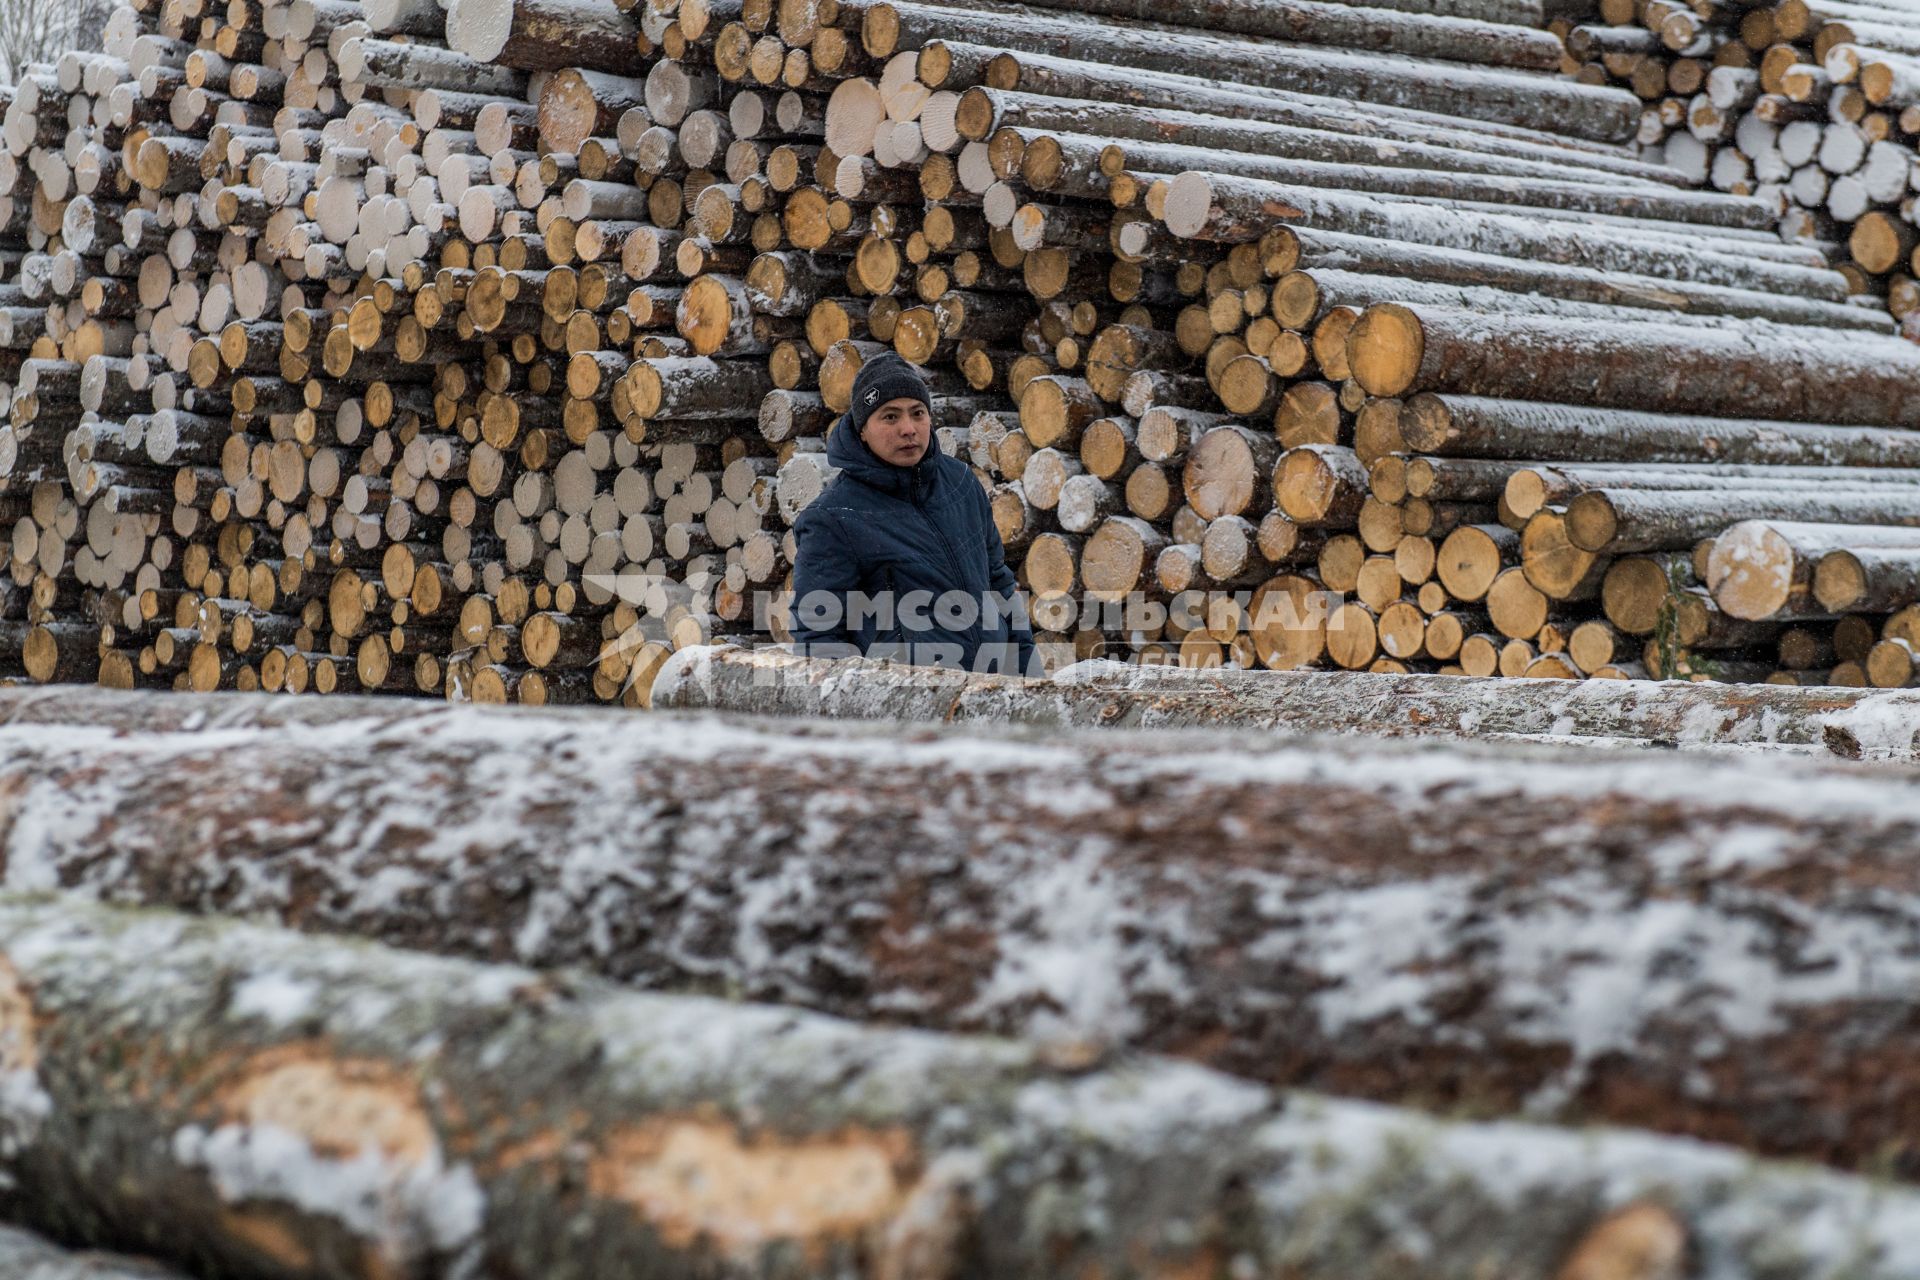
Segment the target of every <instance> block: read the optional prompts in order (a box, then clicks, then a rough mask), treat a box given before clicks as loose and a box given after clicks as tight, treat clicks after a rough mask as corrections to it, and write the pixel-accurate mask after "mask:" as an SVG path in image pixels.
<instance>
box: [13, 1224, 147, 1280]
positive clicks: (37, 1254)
mask: <svg viewBox="0 0 1920 1280" xmlns="http://www.w3.org/2000/svg"><path fill="white" fill-rule="evenodd" d="M0 1274H4V1275H5V1276H7V1278H8V1280H185V1278H184V1277H183V1276H182V1275H181V1274H180V1273H179V1272H177V1271H174V1270H172V1269H171V1268H169V1267H163V1266H161V1265H160V1264H159V1263H157V1262H148V1261H146V1260H144V1259H140V1258H126V1257H117V1256H114V1255H112V1254H105V1253H94V1252H91V1251H88V1252H75V1251H73V1250H71V1249H62V1248H60V1247H59V1246H58V1245H56V1244H53V1243H52V1242H51V1241H48V1240H45V1239H42V1238H41V1237H39V1236H36V1235H34V1234H33V1233H32V1232H30V1231H22V1230H20V1229H19V1228H17V1227H0Z"/></svg>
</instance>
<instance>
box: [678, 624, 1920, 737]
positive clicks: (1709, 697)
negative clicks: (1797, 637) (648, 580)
mask: <svg viewBox="0 0 1920 1280" xmlns="http://www.w3.org/2000/svg"><path fill="white" fill-rule="evenodd" d="M653 704H654V705H655V706H656V707H663V708H664V707H674V708H680V709H683V710H685V709H693V708H706V709H710V710H722V711H742V712H752V713H756V714H763V715H802V716H831V717H834V718H837V719H853V720H908V721H933V722H948V723H954V722H961V721H970V722H980V723H1012V724H1030V725H1047V726H1053V727H1059V728H1066V727H1076V726H1110V727H1123V728H1154V729H1167V728H1185V729H1192V728H1205V727H1220V728H1242V729H1282V730H1286V731H1289V732H1293V733H1365V734H1369V735H1384V736H1392V737H1402V736H1405V737H1459V738H1499V737H1522V738H1541V737H1554V738H1587V739H1607V740H1610V741H1622V742H1633V743H1647V744H1653V745H1659V746H1673V747H1688V748H1703V749H1704V748H1718V747H1729V746H1732V747H1763V746H1772V747H1783V748H1792V747H1801V748H1808V749H1815V750H1819V749H1824V750H1827V751H1831V752H1833V753H1834V754H1837V755H1841V756H1845V757H1847V758H1849V759H1860V758H1868V757H1872V758H1892V759H1903V760H1905V759H1914V758H1916V755H1917V754H1920V746H1916V736H1917V735H1920V694H1916V693H1913V692H1908V691H1895V690H1874V689H1841V688H1807V689H1802V688H1794V687H1790V686H1785V685H1727V684H1711V683H1690V682H1683V681H1672V682H1666V683H1648V682H1646V681H1616V680H1599V681H1580V682H1567V681H1559V680H1541V681H1512V680H1491V679H1480V678H1477V677H1473V676H1439V675H1388V674H1384V673H1374V672H1321V671H1227V670H1192V669H1187V668H1180V667H1164V666H1163V667H1136V666H1130V665H1126V664H1121V663H1116V662H1102V661H1092V662H1086V663H1080V664H1076V665H1075V666H1074V667H1071V668H1067V669H1065V670H1063V671H1061V672H1058V673H1056V676H1055V678H1054V679H1053V680H1050V681H1047V680H1021V679H1018V678H1015V677H1010V676H999V675H969V674H967V673H965V672H956V671H948V670H941V669H938V668H932V667H910V666H903V665H899V664H895V663H891V662H885V661H881V660H877V659H869V658H854V659H846V660H841V661H834V660H829V659H821V658H803V657H798V656H796V655H794V654H791V653H787V652H785V651H784V650H781V649H777V648H767V649H746V648H741V647H738V646H734V645H710V646H705V647H701V648H692V649H683V650H681V651H680V652H678V653H676V654H674V655H673V657H672V658H670V659H668V660H667V663H666V665H665V666H663V667H662V668H661V670H660V673H659V675H658V676H657V677H656V678H655V680H654V685H653Z"/></svg>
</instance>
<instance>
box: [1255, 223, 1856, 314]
mask: <svg viewBox="0 0 1920 1280" xmlns="http://www.w3.org/2000/svg"><path fill="white" fill-rule="evenodd" d="M1315 238H1321V236H1315ZM1302 240H1306V232H1302ZM1338 240H1354V238H1352V236H1338ZM1398 249H1407V253H1405V255H1404V257H1402V255H1400V253H1398ZM1446 257H1453V255H1444V253H1440V251H1430V249H1423V248H1421V246H1392V244H1382V242H1371V246H1369V248H1367V249H1361V251H1359V253H1357V255H1354V253H1346V251H1340V249H1336V251H1329V253H1302V261H1308V259H1313V265H1308V267H1302V269H1300V271H1292V273H1286V274H1284V276H1281V280H1277V282H1275V286H1273V288H1275V292H1277V294H1283V296H1284V297H1286V303H1288V307H1286V313H1284V315H1281V307H1279V305H1277V307H1275V319H1279V320H1281V322H1283V324H1286V326H1288V328H1304V326H1306V324H1311V322H1313V320H1315V319H1319V315H1325V311H1329V309H1332V307H1359V309H1365V307H1369V305H1373V303H1377V301H1404V303H1423V305H1430V307H1452V309H1457V311H1501V313H1507V315H1561V317H1576V319H1590V320H1607V322H1613V324H1634V322H1647V320H1653V322H1659V324H1701V326H1705V328H1736V326H1743V324H1745V322H1747V320H1749V319H1770V320H1776V322H1780V324H1818V326H1826V328H1860V330H1874V332H1885V328H1887V326H1885V319H1884V317H1882V315H1878V313H1872V311H1862V309H1860V307H1853V305H1847V303H1828V301H1816V299H1805V297H1768V296H1764V294H1753V292H1747V290H1716V288H1711V286H1682V284H1670V282H1665V280H1659V282H1657V280H1651V278H1642V284H1640V286H1634V284H1630V282H1626V280H1624V278H1620V276H1611V278H1609V276H1607V274H1605V273H1597V271H1592V273H1584V271H1580V269H1555V267H1544V265H1538V263H1515V261H1511V259H1496V257H1492V255H1486V253H1461V255H1457V257H1455V261H1430V259H1446ZM1340 263H1352V265H1350V267H1342V265H1340ZM1563 273H1565V274H1563ZM1308 286H1311V288H1308ZM1588 286H1594V288H1588ZM1695 292H1697V296H1693V294H1695ZM1709 294H1713V296H1711V297H1709ZM1298 317H1309V319H1306V320H1300V322H1294V320H1298Z"/></svg>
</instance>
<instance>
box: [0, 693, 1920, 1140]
mask: <svg viewBox="0 0 1920 1280" xmlns="http://www.w3.org/2000/svg"><path fill="white" fill-rule="evenodd" d="M156 701H159V702H160V703H161V704H162V705H161V706H159V707H157V708H155V710H156V712H157V716H156V720H157V723H156V725H155V727H152V728H140V727H137V726H136V725H135V724H133V723H131V718H132V714H133V711H134V710H137V709H138V708H139V707H140V704H142V703H145V704H148V705H149V706H151V705H152V704H153V703H155V702H156ZM33 705H34V706H37V707H38V708H39V712H40V722H39V723H28V722H27V721H26V719H25V718H24V717H22V718H20V719H17V720H16V721H15V722H14V723H12V724H9V725H8V726H7V727H5V728H4V729H0V747H4V753H3V754H0V759H4V764H0V796H4V797H6V801H5V809H4V812H5V814H6V818H5V826H4V830H3V831H0V849H3V850H4V854H5V859H6V873H5V884H6V886H7V887H9V888H14V889H22V890H25V889H38V888H51V887H55V886H63V887H66V888H68V889H70V890H74V891H80V892H85V893H89V894H96V895H99V896H102V897H106V898H109V899H112V900H113V901H116V902H121V903H128V904H146V905H154V906H172V907H178V908H184V909H190V910H194V911H213V912H220V913H226V914H249V915H260V916H264V917H267V918H270V919H276V920H279V921H283V922H286V923H289V924H294V925H298V926H300V927H303V928H306V929H314V930H326V931H342V932H350V933H353V934H357V935H361V936H363V937H369V938H376V939H379V940H382V941H385V942H388V943H393V944H398V945H405V946H409V947H413V948H421V949H433V950H439V951H447V952H454V953H458V954H460V955H464V956H468V957H474V958H479V959H489V960H500V961H509V960H511V961H518V962H520V963H526V964H531V965H538V966H543V967H546V966H553V965H562V964H574V965H583V966H587V967H590V968H592V969H594V970H596V971H598V972H600V973H602V974H604V975H605V976H608V977H611V978H615V979H620V980H623V981H626V982H630V983H633V984H636V985H641V986H646V987H651V988H656V989H666V990H674V991H700V990H704V991H711V992H715V993H721V992H724V993H731V994H738V995H742V996H745V997H747V998H749V999H763V1000H772V1001H779V1002H782V1003H788V1004H796V1005H803V1006H808V1007H811V1008H814V1009H817V1010H821V1011H825V1012H829V1013H836V1014H842V1015H846V1016H850V1017H855V1018H859V1019H862V1020H882V1021H890V1022H900V1023H909V1024H914V1025H917V1026H921V1027H925V1028H934V1029H940V1030H953V1031H985V1032H994V1033H1006V1034H1017V1035H1020V1036H1023V1037H1028V1038H1032V1039H1035V1040H1038V1041H1042V1042H1045V1043H1048V1044H1051V1045H1054V1046H1056V1047H1077V1049H1079V1050H1086V1049H1088V1048H1095V1047H1125V1048H1136V1049H1146V1050H1152V1051H1155V1052H1163V1053H1168V1054H1174V1055H1178V1056H1181V1057H1185V1058H1190V1059H1194V1060H1197V1061H1199V1062H1201V1063H1204V1064H1206V1065H1208V1066H1212V1067H1218V1068H1222V1069H1225V1070H1227V1071H1230V1072H1232V1073H1235V1074H1238V1075H1242V1076H1246V1077H1250V1078H1252V1079H1255V1080H1258V1081H1261V1082H1266V1083H1275V1084H1285V1085H1293V1086H1302V1087H1313V1088H1322V1089H1326V1090H1329V1091H1333V1092H1339V1093H1344V1094H1353V1095H1362V1096H1367V1097H1370V1098H1373V1099H1376V1100H1383V1101H1398V1102H1433V1101H1436V1100H1437V1101H1440V1102H1442V1103H1444V1104H1447V1105H1454V1104H1462V1105H1466V1104H1470V1105H1473V1106H1477V1107H1489V1108H1492V1109H1494V1110H1496V1111H1501V1112H1515V1111H1518V1112H1522V1113H1526V1114H1530V1115H1532V1116H1534V1117H1536V1118H1542V1119H1549V1118H1573V1117H1582V1118H1595V1119H1608V1120H1615V1121H1619V1122H1622V1123H1629V1124H1632V1125H1635V1126H1638V1127H1643V1128H1651V1129H1660V1130H1667V1131H1671V1132H1674V1133H1682V1134H1692V1135H1697V1136H1703V1137H1710V1138H1714V1139H1719V1140H1726V1141H1730V1142H1735V1143H1739V1144H1742V1145H1744V1146H1748V1147H1751V1148H1753V1149H1757V1150H1764V1151H1767V1152H1774V1153H1783V1154H1794V1155H1801V1156H1809V1157H1815V1158H1821V1159H1827V1160H1832V1161H1835V1162H1839V1163H1843V1164H1852V1163H1853V1162H1855V1161H1858V1160H1862V1159H1866V1158H1868V1157H1870V1156H1872V1155H1873V1154H1874V1153H1875V1152H1877V1151H1879V1150H1880V1149H1881V1147H1882V1146H1883V1144H1884V1141H1885V1137H1886V1134H1887V1133H1888V1131H1889V1130H1888V1126H1889V1124H1891V1123H1894V1120H1893V1118H1894V1117H1897V1116H1899V1115H1901V1114H1904V1112H1905V1109H1906V1108H1909V1107H1911V1106H1913V1105H1916V1103H1920V1096H1916V1094H1915V1092H1914V1090H1915V1089H1917V1088H1920V1086H1916V1085H1914V1084H1912V1083H1911V1082H1912V1081H1914V1080H1920V1074H1917V1073H1916V1071H1915V1070H1914V1069H1913V1068H1914V1067H1915V1066H1920V1037H1916V1036H1915V1035H1914V1034H1913V1033H1912V1032H1911V1030H1909V1028H1910V1026H1911V1025H1913V1024H1914V1021H1915V1019H1914V1018H1913V1017H1912V1016H1909V1015H1910V1014H1912V1013H1915V1012H1920V1011H1916V1010H1915V1003H1916V996H1915V995H1914V993H1915V992H1916V991H1920V964H1917V963H1916V962H1913V961H1911V960H1910V959H1908V957H1911V956H1914V955H1916V954H1920V912H1916V911H1915V910H1913V909H1912V907H1911V903H1912V902H1913V901H1920V898H1916V897H1915V896H1914V892H1913V891H1914V890H1916V889H1920V884H1916V883H1915V882H1914V875H1913V872H1912V867H1913V866H1914V865H1920V864H1916V862H1915V859H1914V858H1913V856H1912V854H1913V852H1914V837H1913V833H1912V828H1911V815H1912V813H1913V811H1914V806H1915V805H1916V804H1917V803H1920V781H1916V780H1915V779H1913V778H1912V777H1911V776H1909V775H1907V774H1904V773H1902V774H1887V775H1880V774H1876V773H1871V772H1863V771H1862V769H1861V767H1860V766H1841V765H1837V764H1836V765H1832V766H1828V767H1826V768H1820V767H1816V766H1814V765H1812V764H1810V763H1809V762H1807V761H1804V760H1786V761H1783V760H1773V759H1758V758H1745V757H1743V758H1731V759H1706V758H1698V757H1687V758H1676V757H1674V756H1672V755H1668V754H1661V755H1658V756H1650V755H1645V754H1642V753H1638V752H1603V753H1595V752H1592V751H1583V752H1575V751H1571V750H1568V749H1565V748H1556V749H1548V748H1543V747H1538V746H1524V747H1520V746H1508V747H1504V748H1500V749H1495V748H1492V747H1488V746H1479V745H1476V746H1467V745H1462V744H1457V743H1449V744H1445V745H1444V746H1440V747H1436V746H1433V745H1425V746H1417V745H1414V744H1405V743H1379V742H1354V741H1342V740H1338V739H1311V738H1309V739H1299V740H1289V741H1276V740H1274V739H1272V738H1261V737H1257V736H1253V735H1244V734H1226V735H1223V734H1191V735H1178V734H1164V733H1162V734H1133V733H1124V732H1102V733H1079V734H1060V733H1047V732H1039V731H1034V730H1031V729H1006V728H1001V729H999V730H998V731H996V733H995V734H994V736H993V737H991V738H984V737H981V736H978V735H969V734H964V733H957V732H954V731H950V730H948V731H942V730H938V729H931V728H930V729H927V730H923V731H920V732H915V733H910V734H907V735H905V736H902V734H901V733H900V731H899V729H898V727H897V726H879V725H863V724H827V723H810V724H803V723H800V722H796V721H791V720H788V721H780V722H776V723H771V724H769V723H764V722H759V721H749V720H737V719H736V720H723V719H716V718H711V717H708V718H701V717H692V716H683V715H670V714H662V715H658V716H654V717H647V718H643V719H640V720H637V721H636V720H633V719H627V718H621V717H616V716H609V715H606V714H604V713H593V712H568V711H549V712H533V711H511V712H509V711H488V710H485V709H478V708H441V709H434V710H413V709H399V710H395V709H391V708H390V707H389V706H388V705H387V704H384V703H373V702H369V701H368V700H365V699H348V700H344V704H343V705H334V706H321V707H318V708H310V707H308V706H305V705H301V704H298V703H293V704H290V703H288V702H286V701H282V700H271V699H244V698H238V697H233V696H226V695H223V696H221V697H219V698H217V699H215V700H214V701H212V702H211V703H197V702H196V703H195V704H194V705H195V706H196V707H197V708H199V710H200V718H198V719H194V720H184V721H175V722H173V723H171V724H170V723H169V717H170V716H171V715H172V714H173V713H171V712H170V711H169V709H168V708H169V706H171V705H174V704H169V703H167V702H166V700H164V699H158V700H156V699H155V698H152V697H149V696H146V695H134V696H128V697H121V698H113V697H110V696H107V695H100V694H94V695H85V696H81V697H79V698H78V700H76V701H71V702H69V703H68V704H67V706H66V708H65V713H66V716H67V718H68V722H67V723H64V724H62V723H58V722H57V720H56V722H55V723H47V722H46V721H47V718H48V714H49V713H51V712H53V711H55V710H56V707H55V704H54V701H53V700H52V699H48V698H44V697H43V698H42V699H41V700H40V701H38V702H37V703H35V704H33ZM116 706H119V707H127V708H129V709H130V710H129V711H128V712H125V713H122V714H123V715H125V716H126V719H125V720H122V721H121V722H120V723H118V724H116V713H115V712H114V711H113V710H112V708H113V707H116ZM76 720H77V721H79V722H80V723H78V724H75V723H73V721H76ZM1516 868H1524V869H1525V875H1524V876H1521V877H1516ZM5 950H6V948H5V947H4V946H3V945H0V951H5ZM170 954H172V953H171V952H168V951H166V950H165V949H164V948H159V949H155V950H154V951H153V955H154V956H156V957H160V958H159V959H158V960H156V961H155V962H156V963H161V964H165V963H171V961H168V960H166V959H165V958H164V957H165V956H167V955H170ZM180 963H181V964H182V965H187V964H189V963H190V962H189V961H188V960H185V959H182V960H181V961H180ZM156 981H158V979H156ZM196 984H197V985H198V986H200V987H206V988H208V989H209V990H211V989H212V987H214V986H216V985H217V984H216V983H215V982H214V980H213V979H211V978H204V977H203V978H201V979H197V980H196ZM163 993H164V985H163V986H162V987H160V988H158V989H155V990H153V991H149V989H148V988H146V987H144V986H143V987H140V988H139V991H138V992H137V993H136V994H139V995H141V996H142V997H144V996H146V995H152V996H153V998H154V999H156V1000H158V999H159V996H160V995H161V994H163ZM342 998H343V999H345V998H346V997H344V996H343V997H342ZM161 1003H162V1004H164V1001H162V1002H161ZM163 1012H164V1011H163ZM156 1016H162V1015H156ZM181 1025H182V1026H185V1025H188V1024H187V1023H186V1022H185V1021H184V1020H182V1021H181ZM408 1025H411V1026H423V1025H426V1024H425V1023H423V1022H419V1021H415V1022H411V1023H409V1024H408ZM303 1034H307V1033H303ZM311 1034H316V1035H317V1034H319V1033H318V1032H312V1033H311ZM462 1052H466V1050H462ZM1863 1055H1864V1056H1870V1057H1871V1059H1872V1060H1873V1061H1874V1062H1876V1063H1879V1064H1881V1066H1880V1069H1878V1070H1876V1071H1875V1072H1873V1073H1871V1074H1870V1075H1863V1074H1862V1073H1861V1072H1860V1071H1859V1070H1858V1066H1859V1063H1860V1061H1861V1060H1862V1057H1863ZM1702 1079H1710V1080H1712V1081H1713V1082H1714V1088H1713V1089H1712V1090H1710V1091H1705V1092H1703V1091H1702V1090H1701V1089H1700V1088H1699V1082H1700V1081H1701V1080H1702ZM453 1095H454V1096H460V1097H464V1096H466V1095H465V1094H464V1093H463V1092H462V1091H460V1090H454V1091H453ZM1903 1167H1904V1166H1903Z"/></svg>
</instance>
